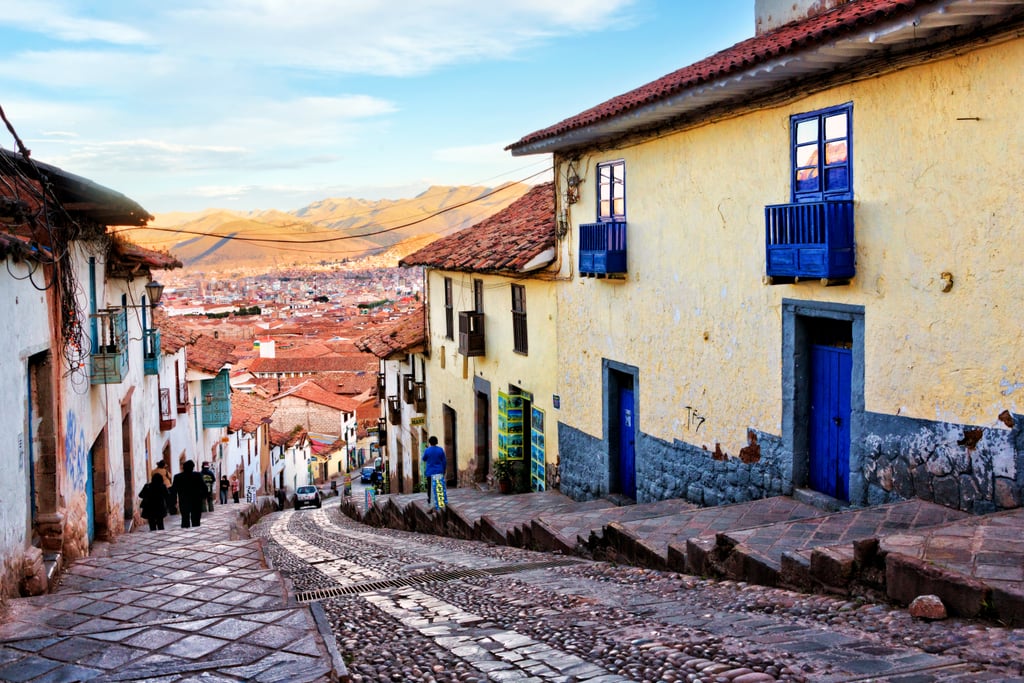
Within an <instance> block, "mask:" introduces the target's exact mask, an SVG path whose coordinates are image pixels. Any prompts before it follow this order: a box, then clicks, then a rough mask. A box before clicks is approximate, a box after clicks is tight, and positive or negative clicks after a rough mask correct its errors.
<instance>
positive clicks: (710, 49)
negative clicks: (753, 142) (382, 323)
mask: <svg viewBox="0 0 1024 683" xmlns="http://www.w3.org/2000/svg"><path fill="white" fill-rule="evenodd" d="M0 4H2V6H3V9H2V11H0V106H2V107H3V109H4V112H5V113H6V115H7V117H8V119H9V120H10V122H11V124H12V125H13V126H14V128H15V130H16V131H17V133H18V135H19V136H20V137H21V138H22V139H23V140H24V141H25V144H26V146H27V147H29V149H31V150H32V154H33V157H34V158H36V159H38V160H40V161H45V162H47V163H52V164H55V165H57V166H60V167H62V168H64V169H65V170H67V171H70V172H72V173H77V174H79V175H82V176H85V177H87V178H90V179H92V180H94V181H96V182H99V183H101V184H103V185H106V186H108V187H110V188H113V189H115V190H117V191H119V192H122V193H124V194H126V195H128V196H129V197H131V198H132V199H134V200H136V201H138V202H139V203H141V204H142V205H143V206H144V207H145V208H146V209H147V210H149V211H150V212H151V213H165V212H168V211H193V210H198V209H203V208H209V207H220V208H230V209H237V210H251V209H269V208H276V209H282V210H292V209H297V208H299V207H301V206H304V205H306V204H308V203H310V202H312V201H315V200H318V199H324V198H327V197H364V198H367V199H377V198H381V197H389V198H401V197H411V196H413V195H414V194H417V193H419V192H421V191H423V190H424V189H426V188H427V187H428V186H430V185H470V184H478V185H497V184H499V183H501V182H505V181H514V180H521V179H523V178H526V177H527V176H530V175H532V174H534V173H537V172H538V171H542V170H543V169H544V168H545V167H547V166H549V165H550V159H549V158H548V157H545V156H535V157H534V156H531V157H517V158H513V157H512V156H511V155H510V154H509V153H508V152H505V151H504V147H505V146H506V145H508V144H510V143H512V142H515V141H516V140H518V139H519V138H521V137H522V136H524V135H526V134H527V133H530V132H533V131H534V130H537V129H540V128H544V127H546V126H549V125H551V124H553V123H556V122H558V121H561V120H562V119H564V118H567V117H569V116H572V115H574V114H576V113H578V112H580V111H582V110H584V109H587V108H589V107H591V106H593V105H595V104H598V103H600V102H602V101H604V100H606V99H608V98H610V97H614V96H615V95H618V94H620V93H623V92H625V91H627V90H631V89H632V88H634V87H637V86H639V85H642V84H644V83H647V82H649V81H651V80H654V79H656V78H658V77H660V76H662V75H664V74H666V73H669V72H671V71H673V70H675V69H678V68H680V67H683V66H686V65H688V64H691V63H693V62H695V61H697V60H699V59H701V58H703V57H705V56H707V55H709V54H712V53H714V52H717V51H718V50H721V49H724V48H726V47H728V46H730V45H732V44H734V43H736V42H738V41H740V40H743V39H745V38H747V37H749V36H751V35H753V29H754V1H753V0H716V1H715V2H705V1H704V0H506V1H505V2H481V0H391V1H390V2H385V1H383V0H303V2H299V3H296V2H293V0H175V1H173V2H167V1H166V0H160V1H158V0H104V1H103V2H95V1H94V0H89V1H86V0H83V1H75V0H29V1H23V0H6V1H3V0H0ZM2 133H3V134H2V136H0V146H2V147H5V148H7V149H13V148H14V140H13V137H12V136H11V135H10V134H8V133H7V132H6V131H3V132H2ZM535 180H536V179H535Z"/></svg>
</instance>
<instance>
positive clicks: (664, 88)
mask: <svg viewBox="0 0 1024 683" xmlns="http://www.w3.org/2000/svg"><path fill="white" fill-rule="evenodd" d="M935 1H936V0H856V1H854V2H848V3H846V4H843V5H839V6H838V7H836V8H834V9H832V10H829V11H827V12H823V13H821V14H818V15H816V16H813V17H810V18H809V19H805V20H802V21H795V22H791V23H789V24H786V25H784V26H780V27H778V28H777V29H775V30H774V31H770V32H768V33H764V34H762V35H759V36H755V37H753V38H749V39H747V40H744V41H742V42H739V43H736V44H735V45H733V46H732V47H730V48H727V49H725V50H722V51H721V52H718V53H717V54H714V55H711V56H710V57H707V58H706V59H702V60H701V61H699V62H696V63H695V64H691V65H690V66H687V67H684V68H682V69H679V70H678V71H673V72H672V73H670V74H668V75H667V76H663V77H662V78H659V79H658V80H656V81H652V82H650V83H648V84H646V85H642V86H640V87H639V88H636V89H635V90H630V91H629V92H627V93H624V94H622V95H619V96H617V97H613V98H612V99H610V100H607V101H606V102H602V103H601V104H599V105H597V106H596V107H591V108H590V109H587V110H586V111H583V112H581V113H579V114H576V115H575V116H572V117H570V118H567V119H565V120H563V121H560V122H559V123H556V124H554V125H553V126H549V127H547V128H543V129H541V130H538V131H535V132H533V133H530V134H529V135H527V136H525V137H523V138H522V139H521V140H519V141H518V142H515V143H513V144H511V145H509V146H508V147H507V148H506V149H517V148H519V147H522V146H525V145H528V144H530V143H534V142H538V141H541V140H545V139H547V138H553V137H557V136H559V135H562V134H564V133H567V132H569V131H572V130H576V129H579V128H585V127H587V126H589V125H592V124H595V123H598V122H601V121H605V120H607V119H611V118H615V117H617V116H621V115H623V114H626V113H628V112H630V111H632V110H634V109H637V108H639V107H642V106H645V105H648V104H653V103H655V102H658V101H660V100H664V99H666V98H668V97H671V96H672V95H675V94H677V93H679V92H681V91H683V90H685V89H687V88H691V87H694V86H698V85H701V84H704V83H708V82H710V81H715V80H718V79H721V78H723V77H726V76H729V75H731V74H734V73H737V72H740V71H745V70H747V69H749V68H750V67H752V66H754V65H756V64H759V63H761V62H765V61H768V60H770V59H775V58H777V57H780V56H783V55H787V54H791V53H795V52H798V51H800V50H803V49H806V48H810V47H814V46H817V45H820V44H822V43H825V42H828V41H834V40H836V39H838V38H841V37H842V36H844V35H847V34H850V33H853V32H855V31H860V30H863V29H864V28H866V27H869V26H871V25H874V24H878V23H880V22H882V21H887V20H889V19H892V18H896V17H899V16H901V15H906V14H909V13H910V12H912V11H913V10H914V9H916V8H920V7H924V6H928V5H932V4H935Z"/></svg>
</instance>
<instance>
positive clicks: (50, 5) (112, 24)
mask: <svg viewBox="0 0 1024 683" xmlns="http://www.w3.org/2000/svg"><path fill="white" fill-rule="evenodd" d="M115 15H116V12H115ZM0 26H11V27H14V28H17V29H20V30H22V31H27V32H31V33H39V34H42V35H46V36H49V37H51V38H55V39H57V40H64V41H68V42H86V41H99V42H104V43H113V44H117V45H138V44H142V43H145V42H147V41H149V40H150V36H149V34H148V32H147V31H144V30H141V29H138V28H135V27H133V26H131V25H129V24H128V23H126V22H121V21H111V20H105V19H91V18H88V17H83V16H79V15H78V14H77V13H76V12H74V11H72V10H71V9H70V8H68V7H67V6H66V5H65V3H62V2H49V1H47V0H32V1H31V2H8V3H5V4H4V8H3V12H2V13H0Z"/></svg>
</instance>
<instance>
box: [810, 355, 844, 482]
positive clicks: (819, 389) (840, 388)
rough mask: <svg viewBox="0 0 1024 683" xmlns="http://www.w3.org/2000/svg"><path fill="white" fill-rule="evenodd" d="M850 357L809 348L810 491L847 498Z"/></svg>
mask: <svg viewBox="0 0 1024 683" xmlns="http://www.w3.org/2000/svg"><path fill="white" fill-rule="evenodd" d="M852 368H853V354H852V352H851V351H850V349H844V348H839V347H834V346H817V345H815V346H813V347H811V426H810V435H809V436H810V439H809V441H810V458H809V459H810V463H809V465H810V480H811V488H812V489H814V490H815V491H820V492H822V493H824V494H827V495H829V496H832V497H833V498H838V499H840V500H844V501H848V500H849V499H850V376H851V370H852Z"/></svg>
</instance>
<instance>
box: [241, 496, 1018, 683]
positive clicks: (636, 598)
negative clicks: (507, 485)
mask: <svg viewBox="0 0 1024 683" xmlns="http://www.w3.org/2000/svg"><path fill="white" fill-rule="evenodd" d="M252 532H253V535H254V536H261V537H263V538H265V539H266V540H267V541H268V544H267V553H268V555H269V558H270V560H271V561H272V563H273V565H274V566H275V568H277V569H278V570H280V571H282V572H283V573H284V574H285V576H286V577H288V578H289V579H290V580H291V582H292V590H293V591H294V592H295V593H296V595H297V597H298V598H299V600H300V601H303V602H314V601H316V602H320V604H321V605H322V606H323V608H324V610H325V611H326V613H327V616H328V618H329V620H330V623H331V627H332V629H333V631H334V634H335V636H336V638H337V644H338V647H339V649H340V650H341V653H342V656H343V657H344V659H345V662H346V665H347V667H348V673H349V676H350V678H351V680H353V681H387V680H390V681H527V680H534V681H579V682H582V681H591V682H605V681H652V682H654V681H666V682H671V681H735V682H737V683H750V682H752V681H771V680H785V681H815V682H817V681H901V682H903V683H911V682H913V683H926V682H928V681H1024V677H1022V676H1021V662H1024V630H1021V629H1003V628H999V627H997V626H992V625H990V624H986V623H983V622H972V621H967V620H954V619H950V620H945V621H941V622H932V623H929V622H924V621H919V620H915V619H912V618H911V617H910V616H909V615H907V613H906V612H905V611H904V610H898V609H893V608H891V607H889V606H887V605H882V604H875V603H872V602H868V601H863V600H846V599H839V598H834V597H828V596H820V595H818V596H815V595H804V594H799V593H792V592H789V591H785V590H780V589H773V588H765V587H761V586H753V585H747V584H744V583H739V582H733V581H714V580H704V579H700V578H698V577H693V576H688V575H684V574H675V573H671V572H658V571H654V570H649V569H641V568H636V567H629V566H617V565H612V564H608V563H601V562H590V561H586V560H581V559H577V558H569V557H564V556H560V555H555V554H544V553H537V552H532V551H527V550H522V549H517V548H512V547H508V546H498V545H490V544H487V543H482V542H478V541H462V540H457V539H452V538H444V537H437V536H428V535H418V534H411V533H408V532H402V531H396V530H389V529H377V528H371V527H368V526H364V525H362V524H359V523H357V522H354V521H352V520H350V519H349V518H347V517H345V516H343V515H341V514H340V512H339V511H338V509H336V508H335V507H334V506H330V507H329V508H328V507H325V508H323V509H318V510H306V511H285V512H281V513H274V514H272V515H269V516H267V517H265V518H264V519H263V520H262V521H261V522H260V523H259V524H258V525H257V526H255V527H253V529H252Z"/></svg>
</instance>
